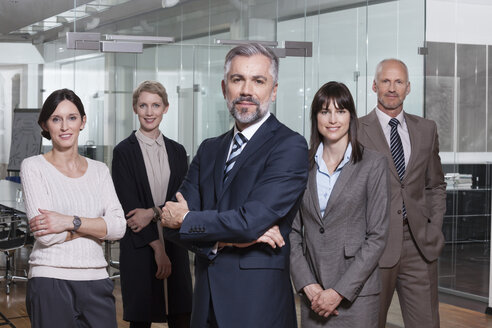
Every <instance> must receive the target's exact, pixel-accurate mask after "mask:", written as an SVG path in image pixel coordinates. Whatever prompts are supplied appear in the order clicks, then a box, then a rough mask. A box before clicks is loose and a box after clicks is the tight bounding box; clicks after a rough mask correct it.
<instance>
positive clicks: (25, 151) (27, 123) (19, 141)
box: [7, 108, 43, 172]
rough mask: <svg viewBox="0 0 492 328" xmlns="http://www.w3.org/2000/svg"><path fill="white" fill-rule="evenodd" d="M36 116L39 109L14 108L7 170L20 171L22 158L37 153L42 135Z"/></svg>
mask: <svg viewBox="0 0 492 328" xmlns="http://www.w3.org/2000/svg"><path fill="white" fill-rule="evenodd" d="M38 116H39V109H24V108H17V109H14V119H13V120H12V139H11V141H10V155H9V165H8V167H7V171H14V172H18V171H20V165H21V162H22V160H24V158H27V157H30V156H34V155H39V153H40V151H41V142H42V139H43V137H42V136H41V128H40V127H39V125H38Z"/></svg>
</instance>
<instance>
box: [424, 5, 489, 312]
mask: <svg viewBox="0 0 492 328" xmlns="http://www.w3.org/2000/svg"><path fill="white" fill-rule="evenodd" d="M427 14H428V16H427V53H428V54H427V55H426V56H425V116H426V117H428V118H431V119H433V120H435V121H436V123H437V126H438V132H439V141H440V151H441V152H440V155H441V159H442V163H443V169H444V172H445V174H446V182H447V184H448V187H447V211H446V215H445V217H444V224H443V233H444V236H445V246H444V249H443V252H442V254H441V257H440V259H439V260H440V262H439V286H440V288H441V291H445V292H448V293H451V294H455V295H458V296H460V297H466V298H471V299H474V300H479V301H483V302H489V308H488V312H490V311H489V310H490V306H491V305H490V297H489V295H490V283H489V280H490V256H491V254H490V250H491V248H490V220H491V215H490V214H491V186H492V176H491V173H492V171H491V163H492V156H491V151H492V142H491V141H492V139H491V135H492V134H491V131H492V119H491V117H492V115H491V114H490V113H491V109H492V107H491V105H492V102H491V98H492V97H490V95H491V92H492V89H491V83H490V82H491V81H492V70H491V64H492V57H491V56H492V53H491V50H492V47H491V46H490V44H492V38H491V37H490V35H489V33H486V32H485V31H490V28H492V24H491V23H490V22H489V20H488V19H483V18H485V17H489V16H490V15H491V14H492V4H490V3H488V2H474V1H457V0H451V1H438V0H428V5H427ZM441 18H442V19H441ZM482 31H483V32H482Z"/></svg>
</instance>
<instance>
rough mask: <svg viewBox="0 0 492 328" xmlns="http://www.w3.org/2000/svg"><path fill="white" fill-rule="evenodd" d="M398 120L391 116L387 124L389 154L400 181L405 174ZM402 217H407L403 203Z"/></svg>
mask: <svg viewBox="0 0 492 328" xmlns="http://www.w3.org/2000/svg"><path fill="white" fill-rule="evenodd" d="M398 124H400V121H398V120H397V119H396V118H392V119H391V120H390V121H389V125H390V126H391V132H390V148H391V156H392V157H393V162H394V163H395V167H396V172H398V176H399V177H400V181H402V180H403V176H404V175H405V154H404V153H403V145H402V143H401V138H400V134H399V133H398ZM402 212H403V218H404V219H405V218H406V217H407V209H406V208H405V204H403V207H402Z"/></svg>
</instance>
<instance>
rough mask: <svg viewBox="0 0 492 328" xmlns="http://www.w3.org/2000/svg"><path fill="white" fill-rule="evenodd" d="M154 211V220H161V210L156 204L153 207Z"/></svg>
mask: <svg viewBox="0 0 492 328" xmlns="http://www.w3.org/2000/svg"><path fill="white" fill-rule="evenodd" d="M152 211H154V217H153V218H152V221H154V222H159V221H160V220H161V212H160V211H159V209H158V208H157V207H156V206H154V207H152Z"/></svg>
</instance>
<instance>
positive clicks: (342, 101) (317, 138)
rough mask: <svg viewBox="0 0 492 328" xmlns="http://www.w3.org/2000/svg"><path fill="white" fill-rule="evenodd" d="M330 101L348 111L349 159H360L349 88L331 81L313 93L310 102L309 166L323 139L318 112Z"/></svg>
mask: <svg viewBox="0 0 492 328" xmlns="http://www.w3.org/2000/svg"><path fill="white" fill-rule="evenodd" d="M330 103H333V105H334V106H335V107H336V108H339V109H346V110H348V112H349V113H350V126H349V131H348V137H349V142H350V143H351V144H352V154H351V156H350V159H351V161H352V162H353V163H357V162H358V161H360V160H361V159H362V152H363V147H362V145H361V144H360V143H359V141H358V140H357V126H358V119H357V112H356V111H355V104H354V99H353V98H352V95H351V94H350V90H349V89H348V88H347V86H346V85H345V84H343V83H341V82H335V81H331V82H328V83H325V84H324V85H323V86H322V87H321V88H320V89H319V90H318V91H317V92H316V94H315V95H314V98H313V102H312V103H311V140H310V143H309V166H310V167H311V168H312V167H313V165H314V156H315V155H316V151H317V150H318V147H319V144H320V143H321V142H322V141H323V136H322V135H321V133H319V131H318V113H319V112H320V111H321V110H322V109H323V106H325V107H328V106H329V104H330Z"/></svg>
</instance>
